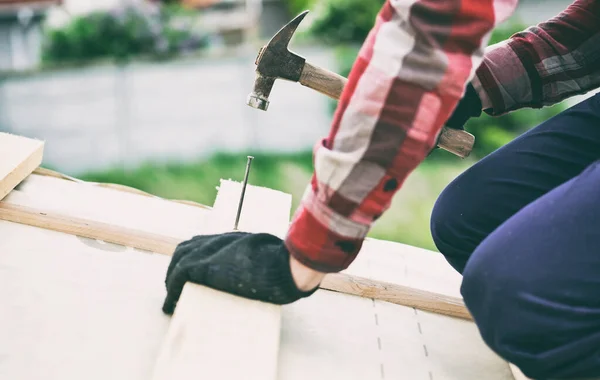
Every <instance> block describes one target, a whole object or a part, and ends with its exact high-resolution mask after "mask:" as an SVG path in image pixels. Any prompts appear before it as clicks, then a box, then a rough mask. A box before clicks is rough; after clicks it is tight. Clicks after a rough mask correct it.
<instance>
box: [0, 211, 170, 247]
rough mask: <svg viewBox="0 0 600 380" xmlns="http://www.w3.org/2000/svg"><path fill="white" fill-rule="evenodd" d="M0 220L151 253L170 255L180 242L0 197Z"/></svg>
mask: <svg viewBox="0 0 600 380" xmlns="http://www.w3.org/2000/svg"><path fill="white" fill-rule="evenodd" d="M0 220H6V221H8V222H14V223H20V224H26V225H30V226H33V227H39V228H44V229H48V230H53V231H57V232H62V233H66V234H70V235H75V236H80V237H85V238H88V239H98V240H102V241H105V242H107V243H113V244H119V245H123V246H126V247H131V248H136V249H141V250H144V251H148V252H153V253H161V254H164V255H172V254H173V251H174V250H175V248H176V246H177V244H179V243H180V242H181V240H180V239H176V238H173V237H169V236H161V235H157V234H151V233H147V232H144V231H138V230H133V229H130V228H125V227H120V226H115V225H112V224H108V223H102V222H98V221H94V220H88V219H83V218H75V217H72V216H67V215H62V214H59V213H56V212H53V211H45V210H39V209H36V208H33V207H28V206H22V205H16V204H11V203H9V202H8V201H0Z"/></svg>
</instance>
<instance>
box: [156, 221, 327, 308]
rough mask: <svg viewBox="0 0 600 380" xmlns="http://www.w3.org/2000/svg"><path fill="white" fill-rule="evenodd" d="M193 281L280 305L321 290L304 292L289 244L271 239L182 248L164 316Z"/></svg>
mask: <svg viewBox="0 0 600 380" xmlns="http://www.w3.org/2000/svg"><path fill="white" fill-rule="evenodd" d="M187 281H189V282H193V283H197V284H201V285H206V286H208V287H211V288H213V289H217V290H221V291H225V292H228V293H231V294H235V295H239V296H242V297H245V298H250V299H256V300H261V301H265V302H270V303H274V304H280V305H282V304H288V303H292V302H295V301H297V300H298V299H300V298H303V297H308V296H310V295H311V294H313V293H314V292H315V291H316V290H317V289H318V286H317V287H315V288H314V289H312V290H310V291H307V292H305V291H301V290H299V289H298V287H297V286H296V283H295V282H294V279H293V277H292V274H291V270H290V254H289V252H288V250H287V249H286V248H285V246H284V244H283V241H282V240H281V239H280V238H278V237H276V236H274V235H271V234H266V233H259V234H256V233H247V232H228V233H223V234H217V235H202V236H195V237H194V238H192V239H190V240H188V241H185V242H182V243H180V244H179V245H178V246H177V248H176V249H175V252H174V254H173V258H172V259H171V263H170V264H169V268H168V269H167V276H166V280H165V283H166V286H167V297H166V298H165V302H164V304H163V308H162V310H163V312H165V313H166V314H172V313H173V311H174V310H175V306H176V304H177V301H178V300H179V296H180V295H181V291H182V290H183V286H184V285H185V283H186V282H187Z"/></svg>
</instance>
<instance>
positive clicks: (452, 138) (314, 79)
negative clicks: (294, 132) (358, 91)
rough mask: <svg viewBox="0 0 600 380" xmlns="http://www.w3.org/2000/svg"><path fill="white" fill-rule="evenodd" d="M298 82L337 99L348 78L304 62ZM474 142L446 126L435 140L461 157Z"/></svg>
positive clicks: (464, 134) (472, 138)
mask: <svg viewBox="0 0 600 380" xmlns="http://www.w3.org/2000/svg"><path fill="white" fill-rule="evenodd" d="M299 82H300V84H302V85H303V86H306V87H308V88H312V89H313V90H316V91H318V92H320V93H322V94H324V95H327V96H329V97H330V98H333V99H336V100H338V99H339V98H340V96H341V94H342V90H343V89H344V86H346V83H347V82H348V79H346V78H344V77H343V76H341V75H338V74H336V73H333V72H331V71H329V70H326V69H324V68H321V67H318V66H315V65H312V64H310V63H308V62H306V63H305V64H304V69H303V70H302V73H301V74H300V80H299ZM474 144H475V136H473V135H472V134H470V133H469V132H467V131H463V130H458V129H453V128H447V127H443V128H442V131H441V132H440V136H439V138H438V141H437V145H438V146H439V147H440V148H442V149H444V150H447V151H448V152H450V153H452V154H455V155H457V156H459V157H461V158H465V157H468V156H469V154H471V150H472V149H473V145H474Z"/></svg>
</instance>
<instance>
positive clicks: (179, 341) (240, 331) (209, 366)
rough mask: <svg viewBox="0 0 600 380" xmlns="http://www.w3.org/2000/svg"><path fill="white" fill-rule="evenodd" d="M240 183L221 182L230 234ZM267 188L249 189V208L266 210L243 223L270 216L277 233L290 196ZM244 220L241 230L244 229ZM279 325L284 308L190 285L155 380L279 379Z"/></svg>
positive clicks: (219, 211) (219, 201)
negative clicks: (236, 188) (208, 379)
mask: <svg viewBox="0 0 600 380" xmlns="http://www.w3.org/2000/svg"><path fill="white" fill-rule="evenodd" d="M235 185H236V183H234V182H232V181H223V180H221V183H220V185H219V191H218V193H217V198H216V200H215V204H214V206H213V211H212V212H213V213H214V214H215V215H214V220H215V223H217V224H219V228H222V232H228V231H230V229H231V226H232V224H231V222H232V221H231V220H230V219H231V216H232V215H231V211H232V209H231V205H232V204H233V205H236V204H237V202H238V199H239V194H238V193H237V192H236V191H233V192H232V191H231V187H232V186H235ZM266 190H269V189H261V188H259V187H252V186H248V187H247V188H246V197H245V203H244V205H245V206H246V203H252V202H261V207H262V211H263V212H262V213H249V211H247V212H246V214H245V219H244V221H245V222H246V227H249V225H251V224H255V223H254V222H255V221H260V222H259V223H258V224H261V223H262V224H264V222H265V218H268V219H269V220H270V221H269V224H268V226H267V227H266V228H264V232H268V233H273V234H275V233H276V231H280V230H281V225H282V224H283V225H287V223H288V221H289V213H290V210H289V208H290V206H291V201H290V200H288V198H290V197H291V196H290V195H288V194H285V193H280V194H275V193H274V192H273V191H266ZM260 193H262V199H261V196H259V194H260ZM267 200H268V202H267ZM248 206H251V205H248ZM247 208H249V209H250V210H252V209H256V208H255V207H247ZM286 209H288V210H287V211H286ZM271 218H272V219H271ZM241 222H242V221H241V220H240V226H239V229H240V230H242V231H243V230H245V228H244V225H243V224H242V223H241ZM280 327H281V306H279V305H274V304H270V303H266V302H261V301H257V300H250V299H244V298H242V297H239V296H235V295H232V294H229V293H226V292H221V291H217V290H214V289H210V288H208V287H206V286H203V285H198V284H194V283H190V282H188V283H186V284H185V285H184V291H183V292H182V294H181V296H180V298H179V300H178V302H177V307H176V308H175V312H174V313H173V316H172V319H171V324H170V326H169V330H168V331H167V335H166V336H165V340H164V343H163V346H162V348H161V350H160V352H159V355H158V357H157V360H156V364H155V368H154V372H153V376H152V380H167V379H169V380H170V379H178V380H193V379H194V380H195V379H196V378H198V377H199V376H200V377H206V378H210V379H214V380H230V379H234V378H235V379H241V378H243V379H247V380H276V376H277V369H278V365H277V363H278V358H279V343H280Z"/></svg>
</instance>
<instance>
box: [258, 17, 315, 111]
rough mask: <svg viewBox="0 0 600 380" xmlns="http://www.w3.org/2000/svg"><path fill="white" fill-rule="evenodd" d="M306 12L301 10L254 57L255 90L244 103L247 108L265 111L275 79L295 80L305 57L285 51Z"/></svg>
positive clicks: (298, 78) (298, 77)
mask: <svg viewBox="0 0 600 380" xmlns="http://www.w3.org/2000/svg"><path fill="white" fill-rule="evenodd" d="M307 13H308V11H304V12H302V13H300V14H299V15H298V16H296V17H295V18H294V19H293V20H292V21H290V22H288V23H287V24H286V25H285V26H283V27H282V28H281V29H279V31H278V32H277V33H276V34H275V35H274V36H273V37H272V38H271V40H270V41H269V43H267V44H266V45H265V46H263V47H262V48H261V49H260V51H259V52H258V57H256V61H255V64H256V80H255V81H254V90H253V91H252V92H251V93H250V94H249V95H248V98H247V100H246V103H247V104H248V105H249V106H250V107H254V108H258V109H260V110H263V111H266V110H267V108H268V107H269V94H270V93H271V89H272V88H273V84H274V83H275V79H278V78H279V79H285V80H289V81H294V82H298V81H299V80H300V74H302V69H303V68H304V63H305V62H306V60H305V59H304V58H303V57H301V56H299V55H297V54H294V53H292V52H291V51H289V50H288V44H289V42H290V40H291V39H292V36H293V35H294V32H295V31H296V29H297V28H298V25H300V22H301V21H302V20H303V19H304V16H306V14H307Z"/></svg>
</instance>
